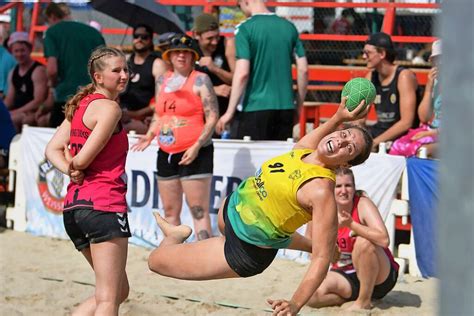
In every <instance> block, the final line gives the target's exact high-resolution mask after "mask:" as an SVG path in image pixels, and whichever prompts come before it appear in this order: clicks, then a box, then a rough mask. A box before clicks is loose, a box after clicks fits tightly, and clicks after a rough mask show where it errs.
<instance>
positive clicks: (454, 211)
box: [438, 0, 474, 316]
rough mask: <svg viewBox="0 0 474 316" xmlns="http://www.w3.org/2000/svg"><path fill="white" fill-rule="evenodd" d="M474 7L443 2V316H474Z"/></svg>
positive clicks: (466, 0) (467, 1)
mask: <svg viewBox="0 0 474 316" xmlns="http://www.w3.org/2000/svg"><path fill="white" fill-rule="evenodd" d="M473 14H474V3H473V2H472V0H458V1H444V3H443V5H442V16H441V38H442V40H443V43H442V44H443V45H442V49H443V54H442V66H441V77H440V80H441V84H442V87H443V90H442V91H443V92H442V93H443V96H442V97H443V101H442V102H443V104H442V106H443V123H442V127H441V129H440V131H441V135H440V136H441V157H440V158H441V159H440V174H439V183H440V192H441V194H440V202H439V212H438V215H439V216H438V223H439V243H438V244H439V250H438V254H439V275H440V279H441V281H440V298H441V299H440V312H439V313H440V315H456V316H464V315H466V316H467V315H473V313H474V295H473V293H474V273H473V272H472V267H473V263H474V230H473V225H474V194H473V193H474V168H473V158H474V145H473V140H474V129H473V127H472V126H473V125H472V124H473V120H474V104H473V101H472V100H473V99H474V92H473V88H474V55H473V53H472V51H473V49H474V36H473V34H474V33H473V30H474V22H473V18H472V16H473Z"/></svg>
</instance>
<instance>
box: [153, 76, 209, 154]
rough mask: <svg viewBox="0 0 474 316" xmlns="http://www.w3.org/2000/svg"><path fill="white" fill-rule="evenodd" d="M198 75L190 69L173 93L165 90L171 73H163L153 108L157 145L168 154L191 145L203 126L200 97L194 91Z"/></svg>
mask: <svg viewBox="0 0 474 316" xmlns="http://www.w3.org/2000/svg"><path fill="white" fill-rule="evenodd" d="M199 74H200V72H198V71H195V70H193V71H192V72H191V73H190V74H189V76H188V78H187V79H186V82H185V83H184V85H183V86H182V87H181V89H179V90H177V91H173V92H166V89H165V88H166V85H167V84H168V81H169V80H170V78H171V77H172V75H173V73H172V72H168V73H166V74H165V80H164V82H163V84H162V86H161V90H160V93H159V95H158V99H157V100H156V103H155V104H156V105H155V111H156V113H158V116H159V131H158V133H157V134H158V146H159V147H160V149H161V150H163V151H165V152H167V153H169V154H175V153H178V152H182V151H185V150H186V149H188V148H189V147H191V146H192V145H193V144H194V143H195V142H196V141H197V140H198V138H199V136H200V135H201V133H202V131H203V129H204V109H203V105H202V100H201V97H200V96H198V95H196V94H195V93H194V92H193V86H194V82H195V81H196V77H197V76H198V75H199Z"/></svg>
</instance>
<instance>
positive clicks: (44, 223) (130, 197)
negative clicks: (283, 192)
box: [18, 127, 405, 257]
mask: <svg viewBox="0 0 474 316" xmlns="http://www.w3.org/2000/svg"><path fill="white" fill-rule="evenodd" d="M53 133H54V130H53V129H47V128H35V127H26V128H24V129H23V133H22V138H21V143H22V144H21V148H22V155H23V156H22V158H23V162H24V163H23V166H22V168H24V172H23V178H22V179H18V180H20V181H23V185H24V187H25V195H26V196H25V199H26V216H27V230H28V231H29V232H31V233H33V234H36V235H46V236H52V237H60V238H67V235H66V233H65V231H64V227H63V223H62V216H61V209H62V199H63V197H64V195H65V193H66V187H67V184H68V177H66V176H64V175H62V174H61V173H60V172H58V171H57V170H56V169H54V168H52V166H51V164H49V163H48V162H47V161H46V160H45V158H44V150H45V147H46V144H47V143H48V141H49V139H50V138H51V137H52V135H53ZM136 140H137V138H136V137H134V136H129V142H130V145H133V144H134V143H135V142H136ZM292 146H293V143H290V142H275V141H274V142H252V141H250V142H249V141H233V140H215V141H214V176H213V179H212V184H211V196H210V206H211V207H210V209H211V220H212V227H213V230H214V233H215V234H218V230H217V219H216V214H217V210H218V209H219V206H220V204H221V201H222V199H223V197H225V196H226V195H227V194H229V193H230V192H232V191H233V190H234V189H235V188H236V187H237V185H238V184H239V183H240V182H241V181H242V179H244V178H246V177H248V176H250V175H253V174H254V173H255V171H256V170H257V169H258V168H259V167H260V165H261V164H262V163H263V162H264V161H265V160H266V159H268V158H271V157H273V156H276V155H278V154H281V153H284V152H286V151H288V150H290V149H291V148H292ZM157 149H158V148H157V145H156V142H155V143H153V144H152V145H151V146H150V147H149V148H147V150H145V151H144V152H129V154H128V157H127V165H126V171H127V176H128V192H127V202H128V205H129V207H130V213H129V220H130V228H131V230H132V235H133V237H132V239H131V240H130V241H131V242H132V243H134V244H137V245H141V246H145V247H154V246H156V245H158V244H159V242H160V241H161V238H162V236H161V232H160V231H159V229H158V228H157V226H156V223H155V221H154V218H153V216H152V211H153V210H161V201H160V200H159V192H158V186H157V183H156V180H155V177H156V152H157ZM404 168H405V159H404V158H403V157H396V156H389V155H379V154H372V155H371V156H370V158H369V159H368V160H367V162H366V163H364V164H363V165H361V166H357V167H355V168H354V173H355V177H356V186H357V189H362V190H365V191H366V192H367V193H368V194H369V196H370V197H371V198H372V199H373V200H374V202H375V203H376V204H377V205H378V206H379V208H380V210H381V213H382V215H383V216H384V218H385V216H386V215H387V213H388V210H389V206H390V203H391V201H392V199H393V197H394V193H395V190H396V187H397V184H398V181H399V179H400V176H401V174H402V171H403V169H404ZM181 220H182V222H183V223H184V224H187V225H189V226H191V227H192V226H193V225H192V217H191V215H190V212H189V209H188V207H187V205H186V203H185V202H184V201H183V210H182V213H181ZM300 231H301V232H303V229H300ZM288 256H290V257H292V256H294V255H291V254H290V253H288Z"/></svg>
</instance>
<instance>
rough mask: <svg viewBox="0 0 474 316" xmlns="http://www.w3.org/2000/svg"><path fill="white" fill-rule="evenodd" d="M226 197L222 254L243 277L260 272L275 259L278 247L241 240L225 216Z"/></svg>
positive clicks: (225, 215)
mask: <svg viewBox="0 0 474 316" xmlns="http://www.w3.org/2000/svg"><path fill="white" fill-rule="evenodd" d="M229 198H230V196H228V197H227V199H226V201H225V204H224V209H223V211H224V214H223V215H224V223H225V229H224V235H225V243H224V255H225V259H226V260H227V263H228V264H229V266H230V267H231V268H232V270H234V271H235V272H236V273H237V274H238V275H239V276H241V277H243V278H247V277H251V276H254V275H257V274H260V273H262V272H263V271H264V270H265V269H266V268H268V266H269V265H270V264H271V263H272V261H273V259H275V257H276V255H277V252H278V249H273V248H268V249H267V248H260V247H257V246H255V245H252V244H249V243H247V242H245V241H243V240H241V239H240V238H239V237H237V235H236V234H235V232H234V229H233V228H232V225H231V223H230V221H229V217H228V216H227V207H228V205H229Z"/></svg>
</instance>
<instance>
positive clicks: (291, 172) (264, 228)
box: [227, 149, 336, 248]
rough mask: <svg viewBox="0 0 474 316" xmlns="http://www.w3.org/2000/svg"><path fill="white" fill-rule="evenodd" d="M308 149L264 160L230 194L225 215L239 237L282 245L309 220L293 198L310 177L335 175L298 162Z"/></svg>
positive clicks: (329, 171) (308, 214) (285, 244)
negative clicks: (252, 175)
mask: <svg viewBox="0 0 474 316" xmlns="http://www.w3.org/2000/svg"><path fill="white" fill-rule="evenodd" d="M311 152H313V150H311V149H295V150H292V151H290V152H288V153H286V154H283V155H281V156H278V157H275V158H272V159H270V160H267V161H266V162H265V163H263V165H262V167H261V168H260V169H259V170H257V172H256V174H255V176H254V177H249V178H247V179H246V180H245V181H243V182H242V183H241V184H240V185H239V187H238V188H237V190H236V191H235V192H234V193H232V195H231V196H230V197H229V199H230V200H229V207H228V213H227V214H228V217H229V220H230V223H231V225H232V228H233V229H234V231H235V233H236V234H237V236H238V237H239V238H240V239H241V240H243V241H245V242H248V243H250V244H253V245H256V246H264V247H272V248H285V247H287V246H288V244H289V243H290V236H291V235H292V234H293V233H294V232H295V231H296V230H297V229H298V228H299V227H301V226H302V225H303V224H305V223H307V222H309V221H310V220H311V214H310V213H309V212H307V211H306V210H305V209H304V208H303V207H301V206H300V205H299V203H298V201H297V199H296V193H297V191H298V189H299V188H300V187H301V185H302V184H303V183H305V182H306V181H308V180H311V179H313V178H328V179H331V180H332V181H335V178H336V176H335V174H334V172H333V171H332V170H330V169H327V168H323V167H321V166H317V165H314V164H308V163H305V162H303V161H302V158H303V157H304V156H306V155H308V154H310V153H311Z"/></svg>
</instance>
